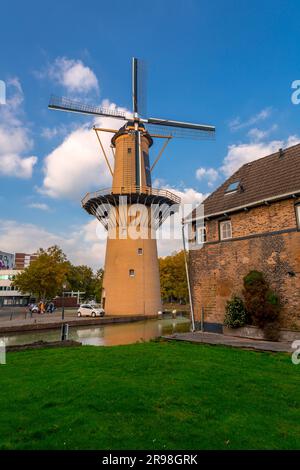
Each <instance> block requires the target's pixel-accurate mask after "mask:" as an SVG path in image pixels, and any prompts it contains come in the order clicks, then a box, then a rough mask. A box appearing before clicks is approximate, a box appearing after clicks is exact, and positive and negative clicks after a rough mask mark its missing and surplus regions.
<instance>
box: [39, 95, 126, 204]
mask: <svg viewBox="0 0 300 470" xmlns="http://www.w3.org/2000/svg"><path fill="white" fill-rule="evenodd" d="M104 104H105V106H106V108H107V107H109V108H111V109H115V108H116V105H115V104H114V103H108V102H107V100H106V101H105V103H104ZM119 109H120V110H122V111H126V110H124V109H121V108H119ZM123 123H124V121H123V122H120V121H118V120H116V119H113V118H97V119H94V120H93V121H89V122H88V123H86V124H85V125H83V126H81V127H79V128H77V129H75V130H73V131H72V132H71V133H69V134H68V135H67V136H66V137H65V139H64V140H63V142H62V143H61V144H60V145H59V146H58V147H56V148H55V149H54V150H53V151H52V152H51V153H50V154H49V155H47V156H46V157H45V160H44V174H45V176H44V180H43V185H42V187H41V188H39V191H40V192H41V193H43V194H46V195H48V196H50V197H53V198H64V197H65V198H69V199H78V198H80V197H82V196H84V194H85V193H86V192H88V191H92V190H94V189H100V188H105V187H109V186H110V185H111V175H110V173H109V170H108V168H107V166H106V162H105V159H104V156H103V155H102V150H101V148H100V146H99V142H98V140H97V137H96V134H95V132H94V131H93V130H92V126H93V125H96V126H99V127H101V126H102V127H109V128H113V129H119V127H121V125H122V124H123ZM111 137H112V134H109V133H107V132H102V133H101V140H102V143H103V146H104V148H105V151H106V153H107V155H108V156H110V158H111V165H112V166H113V162H112V154H111V149H110V144H111Z"/></svg>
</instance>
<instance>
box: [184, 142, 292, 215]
mask: <svg viewBox="0 0 300 470" xmlns="http://www.w3.org/2000/svg"><path fill="white" fill-rule="evenodd" d="M237 181H239V187H238V190H237V191H235V192H231V193H230V192H226V190H228V186H229V185H230V184H231V183H234V182H237ZM292 192H295V193H296V192H297V193H299V192H300V144H297V145H294V146H293V147H289V148H287V149H285V150H279V151H278V152H276V153H273V154H272V155H268V156H267V157H263V158H259V159H258V160H254V161H252V162H250V163H246V164H245V165H243V166H242V167H241V168H239V169H238V170H237V171H236V172H235V173H234V174H233V175H232V176H230V178H228V179H227V180H226V181H225V182H224V183H223V184H222V185H221V186H220V187H219V188H218V189H216V191H214V192H213V193H212V194H210V195H209V196H208V197H207V198H206V199H205V201H204V213H205V215H206V216H208V215H210V214H217V213H221V212H226V211H228V210H230V209H234V208H237V207H247V205H251V204H254V203H256V202H259V201H264V200H266V199H270V198H272V197H274V198H275V197H277V196H279V197H280V196H282V195H284V194H288V193H292ZM194 215H195V212H193V216H194Z"/></svg>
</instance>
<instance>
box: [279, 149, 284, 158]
mask: <svg viewBox="0 0 300 470" xmlns="http://www.w3.org/2000/svg"><path fill="white" fill-rule="evenodd" d="M283 156H284V151H283V149H281V148H280V149H279V158H282V157H283Z"/></svg>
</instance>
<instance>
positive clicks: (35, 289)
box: [13, 245, 69, 299]
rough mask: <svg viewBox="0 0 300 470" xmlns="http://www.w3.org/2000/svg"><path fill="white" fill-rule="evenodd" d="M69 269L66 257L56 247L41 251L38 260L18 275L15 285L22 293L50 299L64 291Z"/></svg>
mask: <svg viewBox="0 0 300 470" xmlns="http://www.w3.org/2000/svg"><path fill="white" fill-rule="evenodd" d="M68 269H69V263H68V262H67V258H66V255H65V254H64V253H63V251H62V250H61V249H60V248H59V247H58V246H56V245H54V246H51V247H50V248H48V249H47V250H44V249H42V248H41V249H39V250H38V252H37V258H36V259H35V260H34V261H32V262H31V264H30V265H29V266H28V267H27V268H26V269H24V270H23V271H22V272H20V273H18V274H17V275H16V276H15V278H14V280H13V285H14V286H15V287H16V288H17V289H18V290H19V291H20V292H22V293H24V294H25V293H30V294H32V295H34V296H35V297H36V298H37V299H49V298H53V297H55V296H56V295H57V294H58V293H61V291H62V285H63V283H64V282H65V281H66V276H67V273H68Z"/></svg>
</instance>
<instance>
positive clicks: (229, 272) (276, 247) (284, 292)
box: [190, 199, 300, 327]
mask: <svg viewBox="0 0 300 470" xmlns="http://www.w3.org/2000/svg"><path fill="white" fill-rule="evenodd" d="M294 203H295V201H294V200H291V199H290V200H286V201H282V202H278V203H274V204H272V205H270V206H261V207H257V208H254V209H252V210H250V211H249V212H240V213H236V214H234V215H232V217H231V221H232V232H233V239H231V240H229V241H221V242H216V241H217V240H218V238H219V235H218V221H217V220H211V221H208V225H207V240H208V243H206V244H205V245H204V246H203V248H201V249H198V250H191V251H190V274H191V284H192V293H193V300H194V309H195V316H196V319H197V320H200V314H201V313H200V312H201V306H202V305H203V306H204V310H205V321H206V322H211V323H223V319H224V313H225V305H226V301H227V300H228V299H229V298H230V297H231V296H232V294H237V295H241V292H242V288H243V276H245V275H246V274H247V273H248V272H249V271H250V270H252V269H256V270H258V271H262V272H263V273H264V274H265V276H266V279H267V280H268V281H269V282H270V285H271V286H272V288H273V289H274V290H275V291H276V292H278V293H279V295H280V297H281V300H282V303H283V309H282V318H281V320H282V325H283V326H285V327H292V326H293V325H294V326H295V324H298V326H300V232H299V231H296V217H295V208H294ZM282 230H287V231H286V232H285V233H272V232H276V231H282ZM235 237H245V238H243V239H234V238H235ZM292 273H294V274H295V275H294V276H293V275H291V274H292Z"/></svg>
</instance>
